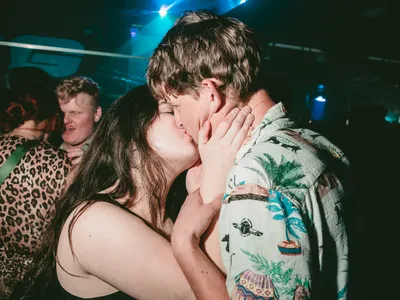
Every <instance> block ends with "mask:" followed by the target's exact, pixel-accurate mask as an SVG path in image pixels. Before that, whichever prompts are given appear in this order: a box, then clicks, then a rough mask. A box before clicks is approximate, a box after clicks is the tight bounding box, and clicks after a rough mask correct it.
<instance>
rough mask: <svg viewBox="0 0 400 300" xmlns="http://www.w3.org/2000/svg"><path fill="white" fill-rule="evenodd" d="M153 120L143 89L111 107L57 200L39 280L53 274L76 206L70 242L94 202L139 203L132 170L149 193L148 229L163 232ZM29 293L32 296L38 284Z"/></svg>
mask: <svg viewBox="0 0 400 300" xmlns="http://www.w3.org/2000/svg"><path fill="white" fill-rule="evenodd" d="M157 116H158V103H157V101H156V100H155V99H154V98H153V97H152V96H151V94H150V92H149V90H148V88H147V86H140V87H137V88H134V89H133V90H131V91H129V92H128V93H127V94H125V95H124V96H122V97H120V98H119V99H117V100H116V101H115V102H114V103H112V104H111V106H110V107H109V109H108V110H107V112H106V113H105V114H104V116H103V117H102V119H101V121H100V122H99V124H98V126H97V127H96V129H95V131H94V133H93V137H92V140H91V143H90V146H89V148H88V149H87V151H86V152H85V154H84V155H83V157H82V161H81V163H80V165H79V168H78V170H77V172H76V174H75V176H74V179H73V182H72V183H71V184H70V186H69V187H68V189H67V190H66V192H65V193H64V195H63V196H62V197H61V198H60V199H59V200H57V202H56V212H55V217H54V219H53V221H52V226H51V230H50V232H49V234H47V236H48V239H49V242H48V243H45V244H47V250H46V252H47V254H46V255H45V258H44V259H42V260H41V263H40V264H39V266H38V267H37V270H38V269H39V270H40V273H41V275H40V276H39V277H40V278H41V279H40V281H41V282H43V278H47V279H46V280H45V281H46V282H47V281H48V278H49V277H52V276H54V275H55V274H54V272H55V267H56V262H57V246H58V242H59V238H60V234H61V230H62V229H63V226H64V224H65V222H66V220H67V218H68V216H69V215H70V214H71V213H72V212H73V211H74V210H75V209H76V208H77V207H79V206H81V208H79V211H78V212H77V213H76V214H75V215H74V217H73V219H72V221H71V223H70V225H69V228H68V236H69V241H70V244H71V232H72V229H73V226H74V223H75V222H76V220H77V218H78V217H79V216H80V215H81V214H82V213H83V212H84V211H85V210H86V209H88V208H89V207H90V206H91V205H92V204H93V203H95V202H97V201H107V202H111V203H114V204H115V205H118V206H120V207H122V208H124V209H128V208H130V207H132V206H134V205H135V204H136V203H137V202H138V201H140V199H137V198H136V196H137V190H138V188H139V187H138V186H137V182H136V181H135V180H134V178H133V177H132V170H134V172H137V174H139V176H140V177H141V183H140V184H141V185H140V189H144V190H145V191H146V193H145V194H147V195H148V199H145V200H146V201H148V203H149V207H150V212H151V214H152V215H151V218H152V219H151V226H152V227H153V228H154V229H155V230H156V231H158V232H159V233H161V234H162V230H161V223H162V221H163V216H162V215H161V199H163V198H164V197H165V196H166V193H167V192H168V191H167V186H166V185H167V183H166V178H165V174H164V172H163V168H162V159H161V158H160V157H159V156H158V155H157V154H156V153H155V152H154V150H153V149H152V148H151V147H150V145H149V144H148V140H147V132H148V129H149V127H150V125H151V124H152V122H153V120H154V119H155V118H156V117H157ZM117 181H118V185H117V186H116V188H115V189H114V190H113V191H112V192H110V193H109V194H107V195H105V194H100V193H99V192H101V191H103V190H105V189H107V188H109V187H111V186H113V185H114V184H115V183H116V182H117ZM127 195H128V197H127V201H126V202H125V203H123V204H120V203H119V202H117V201H114V200H113V199H118V198H122V197H124V196H127ZM82 204H83V205H82ZM71 249H72V244H71ZM72 250H73V249H72ZM61 267H62V266H61ZM36 275H37V274H36ZM39 285H40V284H39ZM34 290H36V292H37V286H36V288H34Z"/></svg>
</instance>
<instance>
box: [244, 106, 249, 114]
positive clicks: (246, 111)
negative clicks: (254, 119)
mask: <svg viewBox="0 0 400 300" xmlns="http://www.w3.org/2000/svg"><path fill="white" fill-rule="evenodd" d="M242 110H243V111H244V112H245V113H250V112H251V108H250V107H249V106H245V107H243V108H242Z"/></svg>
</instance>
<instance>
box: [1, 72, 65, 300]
mask: <svg viewBox="0 0 400 300" xmlns="http://www.w3.org/2000/svg"><path fill="white" fill-rule="evenodd" d="M30 71H32V70H30ZM16 72H17V73H19V72H21V73H20V74H24V75H26V72H23V71H21V70H18V71H16ZM43 72H44V71H40V72H39V73H40V74H41V75H43ZM28 73H29V72H28ZM32 74H37V72H35V71H33V73H32ZM47 76H48V77H49V78H50V76H49V75H48V74H47ZM26 77H27V78H25V79H26V82H25V83H23V84H22V83H21V80H20V78H19V76H18V74H17V75H16V73H15V72H14V73H13V75H12V80H14V81H13V82H15V80H17V78H18V79H19V83H21V84H14V85H12V86H11V87H12V89H11V92H10V93H11V96H10V97H11V98H10V101H9V104H8V107H7V108H6V109H5V110H3V112H2V114H1V116H0V132H2V134H0V223H1V231H0V274H1V276H0V299H2V300H3V299H8V297H9V295H10V294H11V293H12V291H13V290H14V289H15V288H16V287H17V286H18V283H19V282H20V281H21V280H22V279H23V278H24V276H25V274H27V272H28V271H29V269H30V266H31V262H32V258H33V256H34V255H35V254H36V252H37V251H38V249H39V248H40V245H41V242H42V240H41V234H42V231H43V230H44V229H45V228H46V227H47V225H48V223H49V221H50V219H51V216H52V215H53V214H52V212H53V207H54V205H53V204H54V202H55V200H56V199H57V198H58V197H59V196H60V195H61V193H62V191H63V189H64V187H65V183H66V178H67V174H68V171H69V169H70V167H71V164H70V162H69V161H68V159H67V156H66V152H65V151H63V150H60V149H58V148H56V147H54V146H52V145H50V144H49V143H48V142H47V141H46V140H47V138H48V137H49V135H50V134H51V133H52V132H54V131H56V130H57V129H58V128H59V127H60V126H61V119H60V108H59V105H58V102H57V98H56V96H55V94H54V89H53V88H51V87H49V86H45V85H43V83H38V82H35V79H34V78H36V79H37V76H32V81H29V76H26ZM10 79H11V78H10ZM49 80H50V79H49Z"/></svg>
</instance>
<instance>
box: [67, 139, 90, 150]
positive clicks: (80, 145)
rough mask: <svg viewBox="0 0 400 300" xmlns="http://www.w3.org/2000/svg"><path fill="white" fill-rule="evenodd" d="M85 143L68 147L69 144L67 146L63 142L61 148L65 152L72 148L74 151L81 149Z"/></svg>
mask: <svg viewBox="0 0 400 300" xmlns="http://www.w3.org/2000/svg"><path fill="white" fill-rule="evenodd" d="M85 143H86V141H85V142H83V143H82V144H79V145H70V144H67V143H66V142H64V143H63V144H62V148H63V149H64V150H66V151H68V150H69V149H71V148H74V149H78V148H79V149H82V147H83V146H84V145H85Z"/></svg>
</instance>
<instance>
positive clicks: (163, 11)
mask: <svg viewBox="0 0 400 300" xmlns="http://www.w3.org/2000/svg"><path fill="white" fill-rule="evenodd" d="M158 13H159V15H160V17H161V18H164V17H165V16H166V15H167V13H168V7H167V6H165V5H163V6H161V8H160V10H159V11H158Z"/></svg>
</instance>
